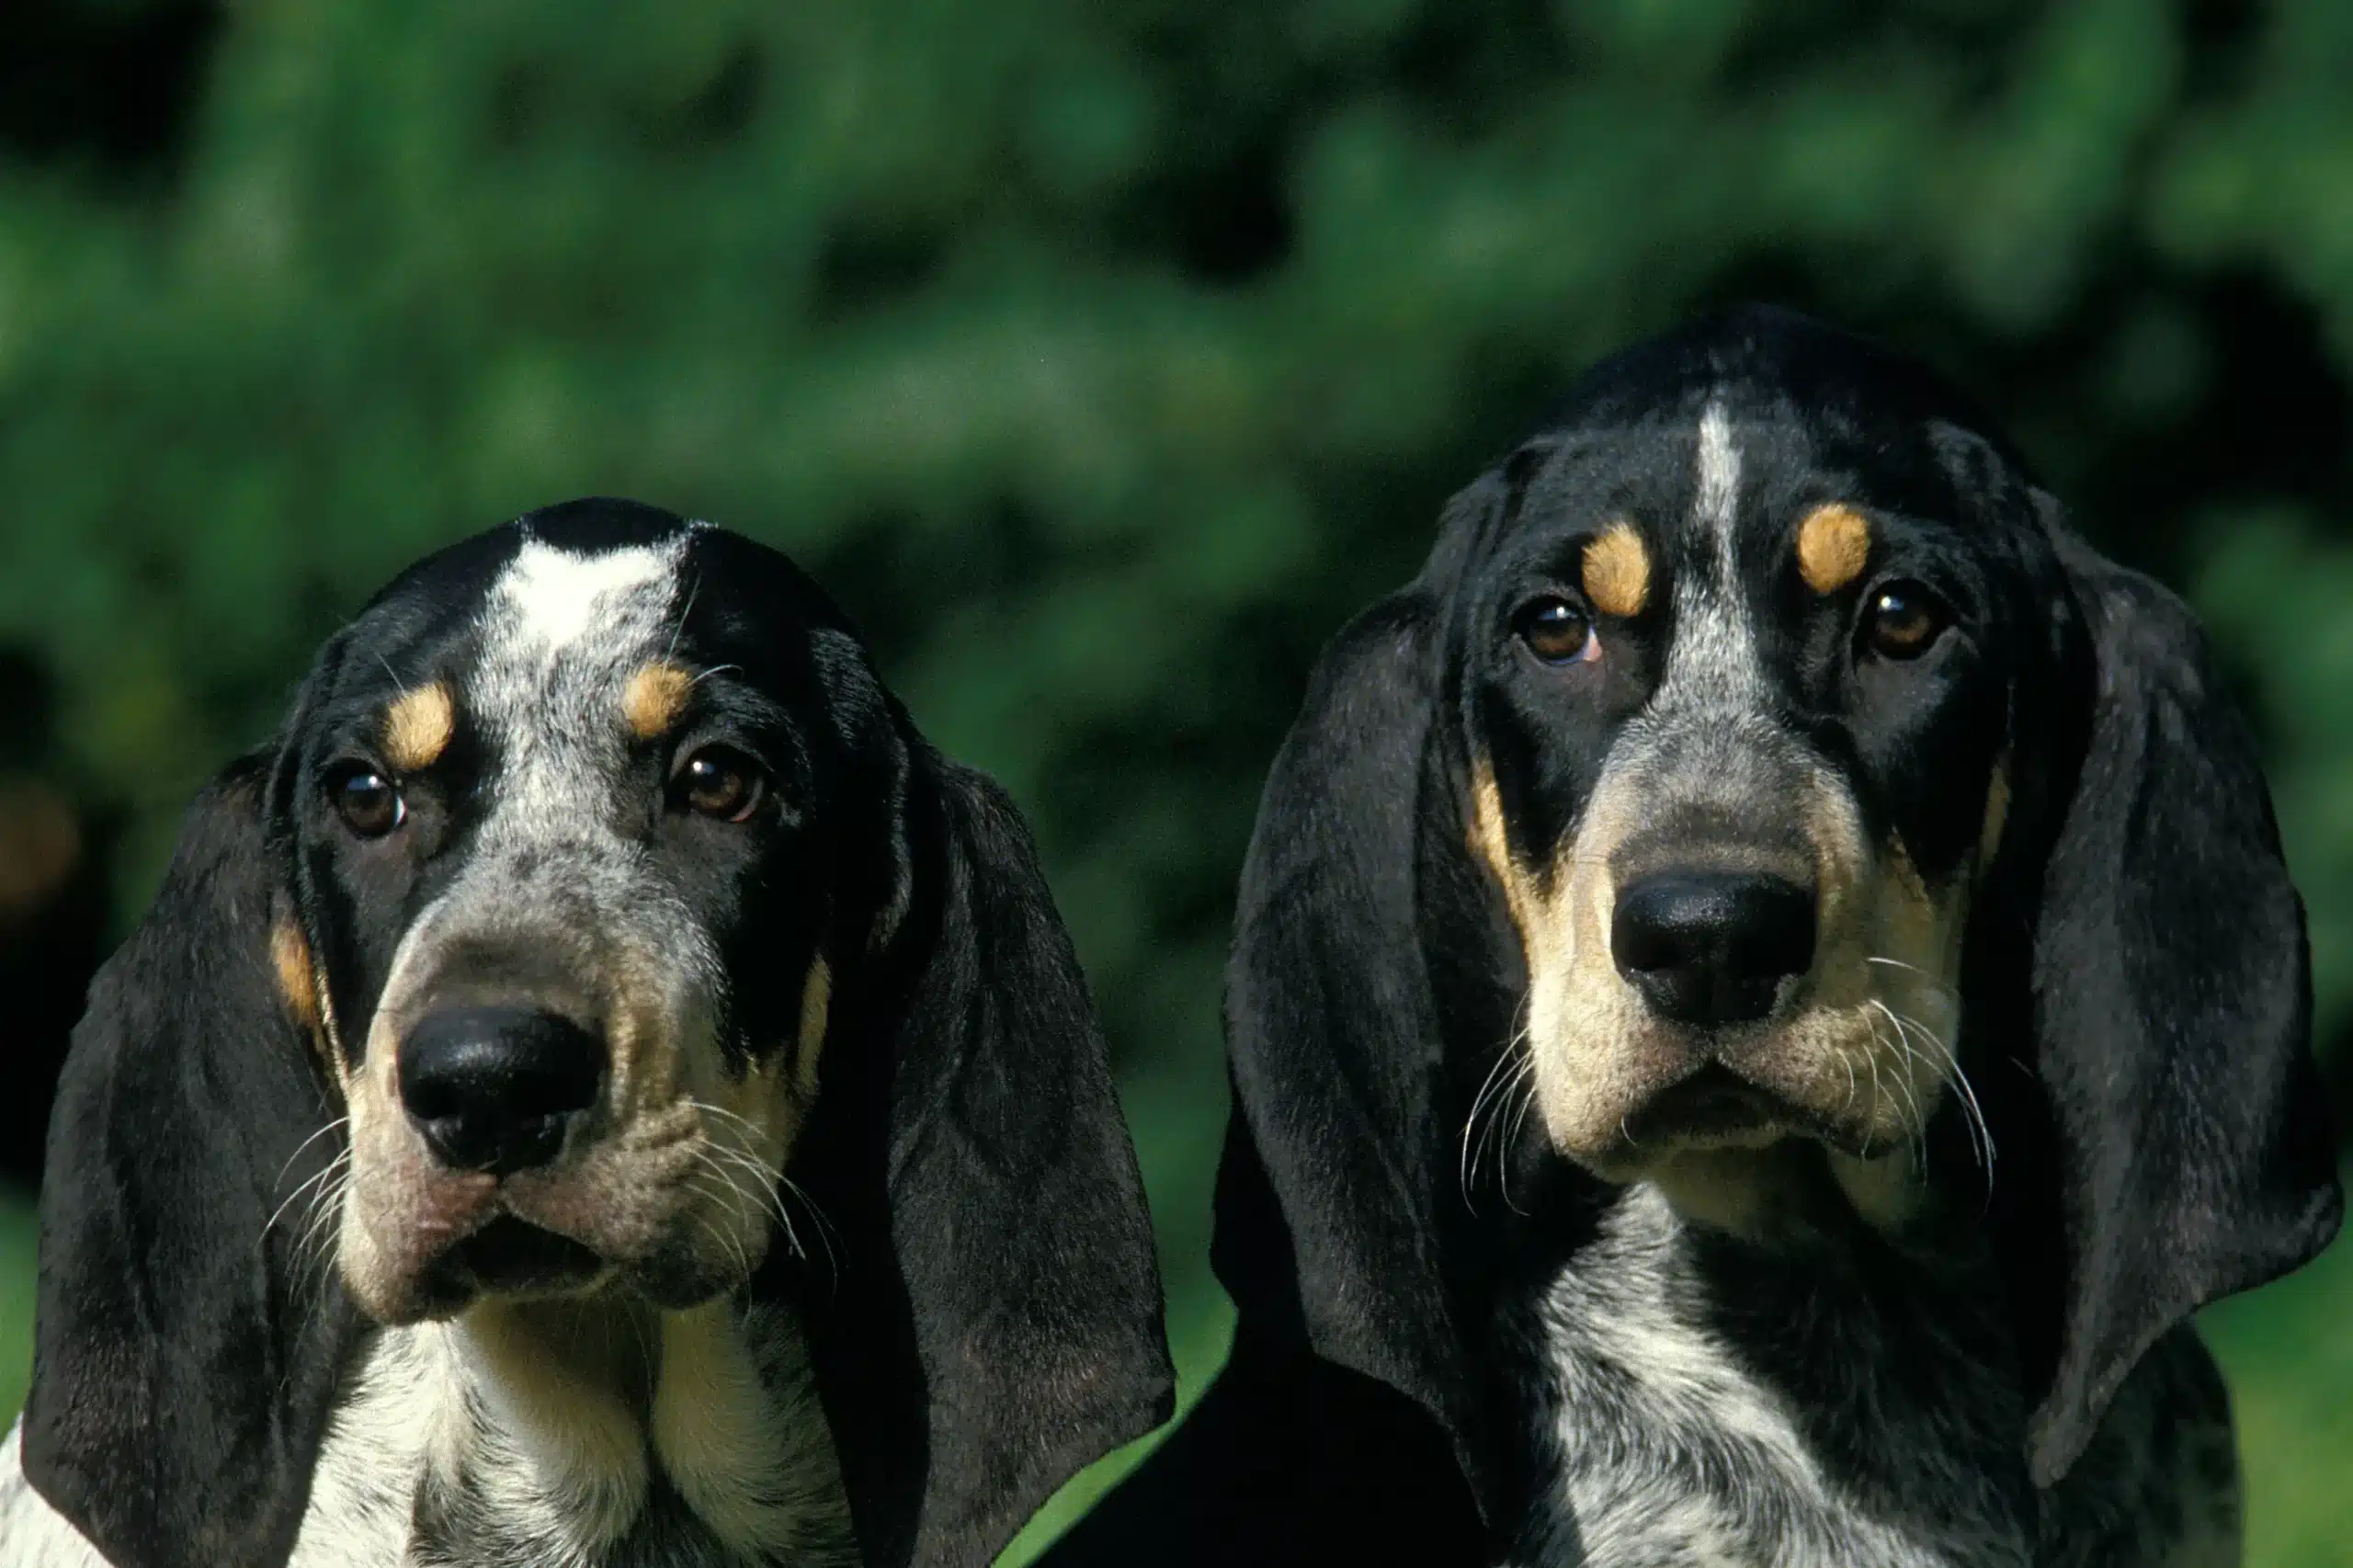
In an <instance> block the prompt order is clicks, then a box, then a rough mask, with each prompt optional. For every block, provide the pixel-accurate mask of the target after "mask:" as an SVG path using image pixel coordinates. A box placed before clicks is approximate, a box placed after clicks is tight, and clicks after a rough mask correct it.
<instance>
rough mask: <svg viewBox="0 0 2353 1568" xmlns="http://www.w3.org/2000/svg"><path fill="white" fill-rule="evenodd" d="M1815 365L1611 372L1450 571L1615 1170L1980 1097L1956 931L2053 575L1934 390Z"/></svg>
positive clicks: (2039, 643)
mask: <svg viewBox="0 0 2353 1568" xmlns="http://www.w3.org/2000/svg"><path fill="white" fill-rule="evenodd" d="M1828 352H1829V350H1827V349H1826V348H1816V349H1814V350H1813V353H1814V354H1815V355H1817V356H1824V355H1826V354H1827V353H1828ZM1790 369H1792V368H1791V367H1789V366H1786V365H1784V364H1783V363H1782V361H1781V359H1780V358H1778V357H1768V358H1763V359H1761V360H1756V361H1747V362H1744V361H1743V360H1741V359H1739V358H1732V357H1724V358H1716V357H1711V356H1710V355H1708V354H1705V353H1690V354H1686V355H1685V356H1683V357H1682V358H1679V359H1676V360H1668V359H1665V358H1659V357H1646V358H1638V359H1637V360H1635V361H1634V362H1632V363H1631V364H1627V365H1622V366H1620V367H1619V368H1618V369H1617V374H1616V375H1615V376H1614V377H1612V378H1610V379H1609V380H1608V381H1605V383H1604V384H1603V386H1601V387H1599V388H1597V389H1595V390H1594V391H1593V392H1590V393H1589V394H1588V400H1587V402H1586V403H1585V404H1584V405H1582V406H1581V408H1580V409H1579V410H1578V411H1576V412H1574V413H1572V414H1571V415H1569V416H1568V418H1567V419H1566V421H1565V422H1564V425H1563V428H1561V429H1560V430H1558V431H1556V432H1554V433H1552V435H1550V436H1549V437H1540V438H1539V439H1538V440H1537V441H1535V442H1533V443H1530V444H1529V445H1528V446H1526V447H1524V448H1522V449H1520V450H1519V451H1518V453H1516V454H1515V455H1514V456H1513V458H1512V459H1511V460H1509V461H1508V463H1507V464H1506V471H1505V473H1506V477H1505V487H1506V494H1505V497H1504V502H1503V509H1504V512H1505V514H1506V517H1504V518H1501V519H1498V522H1497V525H1496V526H1495V529H1494V531H1493V534H1492V537H1491V538H1489V539H1487V540H1484V541H1483V548H1482V549H1481V550H1480V551H1479V552H1478V555H1477V558H1476V560H1475V562H1472V563H1469V564H1468V565H1467V567H1466V570H1465V572H1464V574H1463V576H1462V579H1461V584H1460V585H1459V586H1458V588H1457V589H1456V590H1455V593H1454V595H1453V596H1452V602H1451V606H1450V608H1452V609H1453V611H1454V615H1455V619H1454V621H1453V623H1452V624H1451V626H1450V627H1449V642H1450V650H1449V652H1450V656H1449V673H1450V674H1451V675H1452V676H1453V677H1454V679H1455V680H1456V682H1457V683H1459V688H1458V691H1457V693H1456V697H1457V701H1458V704H1459V713H1460V726H1459V730H1458V731H1457V735H1458V736H1459V744H1460V747H1461V757H1462V759H1463V761H1462V765H1461V770H1462V774H1463V777H1464V778H1465V780H1466V783H1465V788H1464V794H1465V815H1466V823H1465V829H1464V831H1465V834H1466V835H1467V837H1468V840H1469V842H1470V844H1471V846H1472V850H1473V852H1474V853H1475V854H1476V855H1477V857H1478V858H1479V859H1480V861H1481V862H1482V863H1483V866H1484V867H1485V869H1486V870H1487V872H1488V873H1489V875H1490V876H1491V877H1492V878H1493V879H1494V881H1495V886H1496V887H1497V889H1498V890H1499V891H1500V892H1501V894H1502V896H1503V899H1504V903H1505V905H1506V909H1507V911H1508V914H1509V917H1510V921H1511V924H1512V926H1513V928H1514V931H1515V933H1516V936H1517V939H1518V947H1519V949H1520V951H1519V954H1518V957H1519V959H1520V961H1521V964H1522V966H1523V968H1524V972H1525V1004H1524V1015H1523V1017H1522V1019H1521V1025H1522V1031H1523V1038H1524V1040H1525V1049H1526V1051H1528V1053H1529V1063H1530V1066H1531V1069H1532V1071H1531V1072H1530V1074H1529V1078H1530V1083H1531V1086H1532V1089H1533V1092H1534V1099H1535V1104H1536V1107H1537V1108H1538V1110H1539V1112H1540V1116H1541V1119H1542V1125H1543V1127H1544V1129H1545V1131H1547V1132H1548V1133H1549V1135H1550V1138H1551V1141H1552V1144H1553V1145H1554V1147H1556V1148H1557V1149H1558V1150H1559V1151H1560V1152H1561V1153H1563V1154H1565V1155H1567V1156H1568V1157H1569V1158H1570V1159H1572V1160H1574V1161H1576V1162H1577V1163H1578V1164H1580V1165H1584V1166H1586V1168H1587V1169H1589V1170H1591V1171H1593V1172H1594V1173H1596V1174H1597V1175H1599V1176H1604V1177H1606V1178H1608V1179H1611V1180H1620V1181H1623V1180H1630V1179H1633V1178H1635V1177H1638V1176H1661V1177H1663V1178H1669V1179H1671V1176H1672V1175H1687V1174H1688V1167H1689V1166H1691V1165H1695V1164H1697V1165H1703V1166H1706V1165H1715V1166H1721V1165H1723V1164H1724V1162H1722V1161H1706V1160H1701V1161H1697V1162H1695V1161H1692V1160H1690V1159H1688V1157H1687V1156H1690V1155H1693V1154H1702V1155H1704V1154H1710V1153H1721V1152H1725V1151H1738V1150H1756V1149H1764V1148H1768V1147H1771V1146H1772V1145H1774V1144H1776V1143H1778V1142H1781V1141H1782V1140H1785V1139H1789V1138H1792V1137H1796V1138H1805V1139H1812V1140H1816V1141H1819V1142H1822V1143H1824V1144H1825V1145H1827V1146H1829V1147H1830V1148H1831V1149H1833V1150H1835V1151H1836V1152H1837V1153H1840V1154H1841V1155H1844V1156H1847V1157H1850V1158H1852V1159H1853V1160H1856V1161H1870V1160H1872V1159H1887V1158H1890V1157H1893V1156H1894V1155H1895V1154H1896V1153H1897V1152H1899V1151H1903V1150H1905V1149H1907V1148H1908V1147H1909V1146H1910V1145H1911V1144H1912V1143H1913V1142H1914V1140H1915V1138H1917V1137H1918V1136H1920V1135H1921V1134H1922V1133H1923V1131H1925V1129H1926V1127H1927V1124H1928V1122H1929V1120H1930V1119H1932V1117H1933V1116H1934V1114H1935V1112H1936V1109H1937V1108H1938V1102H1939V1100H1940V1099H1941V1098H1942V1097H1943V1096H1946V1095H1948V1094H1955V1095H1960V1096H1963V1097H1964V1100H1966V1096H1968V1095H1969V1093H1970V1091H1969V1088H1968V1084H1967V1080H1966V1078H1965V1076H1964V1075H1963V1072H1962V1068H1961V1063H1960V1062H1959V1061H1958V1059H1957V1058H1956V1056H1955V1054H1954V1051H1955V1049H1956V1044H1957V1042H1958V1041H1959V1040H1960V1039H1961V1022H1962V1018H1961V996H1962V978H1963V977H1962V956H1963V944H1964V937H1965V936H1966V933H1967V930H1968V926H1969V917H1970V914H1971V911H1972V905H1973V903H1974V900H1975V897H1976V894H1977V892H1978V890H1979V888H1980V885H1981V883H1982V882H1983V881H1984V877H1985V875H1986V873H1987V871H1988V870H1989V869H1990V868H1991V866H1992V864H1993V862H1994V859H1995V856H1996V853H1997V852H1998V850H1999V848H2000V846H2001V845H2002V842H2003V836H2004V831H2005V828H2006V824H2007V821H2008V817H2009V814H2010V796H2011V779H2010V768H2011V764H2010V760H2009V759H2010V758H2011V757H2012V756H2014V755H2015V754H2016V752H2017V751H2018V747H2019V744H2020V740H2019V737H2018V734H2017V733H2016V726H2017V724H2018V722H2020V721H2021V720H2027V721H2029V722H2030V721H2031V720H2032V719H2033V718H2034V716H2035V715H2034V710H2033V705H2032V703H2031V702H2029V703H2027V704H2025V705H2023V706H2021V705H2020V704H2019V703H2018V702H2017V701H2015V700H2014V694H2015V693H2016V692H2017V690H2018V687H2019V685H2020V683H2021V680H2022V679H2023V678H2025V677H2028V676H2031V675H2040V674H2044V673H2046V672H2047V667H2048V665H2049V663H2050V649H2049V646H2048V643H2049V642H2050V638H2049V635H2048V633H2047V631H2046V628H2047V627H2048V626H2049V625H2050V624H2051V623H2052V615H2053V613H2054V610H2055V608H2056V607H2057V606H2059V605H2060V604H2061V603H2063V594H2064V591H2065V590H2064V587H2063V578H2062V576H2061V574H2060V573H2059V572H2058V570H2057V568H2056V566H2055V564H2053V563H2052V561H2051V560H2050V559H2049V551H2048V548H2047V546H2046V547H2042V548H2040V549H2037V548H2036V547H2035V544H2034V541H2033V540H2032V539H2031V538H2030V537H2029V538H2023V539H2022V538H2018V537H2016V515H2017V505H2016V504H2017V503H2018V502H2019V501H2021V500H2022V499H2023V497H2024V496H2025V494H2026V488H2025V486H2024V484H2023V483H2021V482H2019V481H2018V480H2017V479H2016V478H2015V476H2014V474H2012V473H2009V472H2005V469H2006V464H2007V461H2008V460H2007V458H2006V454H2004V453H2002V452H2001V450H2000V449H1999V448H1997V447H1995V446H1994V445H1992V444H1990V443H1987V442H1984V441H1983V440H1982V439H1981V440H1978V441H1974V442H1972V441H1971V440H1969V439H1968V438H1967V437H1963V436H1962V435H1961V434H1959V427H1958V426H1954V425H1952V424H1951V423H1950V422H1949V421H1947V422H1941V423H1940V422H1939V421H1938V420H1937V419H1936V418H1935V417H1934V415H1933V414H1932V409H1933V404H1932V403H1929V401H1928V398H1927V392H1926V390H1925V389H1922V388H1920V387H1918V386H1916V385H1915V383H1913V382H1911V381H1908V380H1906V379H1904V378H1901V377H1894V376H1891V375H1889V374H1887V373H1885V372H1881V374H1880V375H1879V376H1877V377H1876V378H1874V379H1871V380H1858V381H1855V382H1851V383H1849V384H1848V385H1847V386H1845V387H1844V388H1838V389H1836V390H1834V387H1835V381H1833V376H1832V374H1831V372H1830V368H1829V367H1826V366H1824V367H1821V368H1820V374H1821V376H1822V380H1823V381H1824V382H1832V383H1833V384H1829V385H1813V386H1809V385H1808V384H1806V382H1807V380H1808V376H1807V371H1808V370H1810V369H1815V368H1814V367H1808V366H1804V365H1800V366H1797V367H1794V369H1795V370H1796V372H1797V373H1796V374H1795V375H1794V376H1792V375H1791V374H1790V373H1789V372H1790ZM1882 383H1883V384H1882ZM1637 387H1638V388H1639V391H1636V388H1637ZM1840 392H1843V393H1844V395H1839V393H1840ZM2005 482H2008V485H2009V488H2008V493H2007V494H2002V493H2001V492H2002V486H2003V484H2004V483H2005ZM1989 491H1990V492H1991V493H1989ZM2006 502H2007V503H2009V505H2007V506H2006V505H2005V503H2006ZM1963 1109H1964V1113H1965V1114H1968V1115H1970V1116H1972V1117H1974V1116H1975V1114H1976V1108H1975V1107H1974V1105H1973V1103H1965V1104H1964V1107H1963ZM1982 1134H1983V1130H1982V1129H1981V1128H1979V1127H1975V1126H1972V1129H1971V1136H1972V1139H1981V1140H1982Z"/></svg>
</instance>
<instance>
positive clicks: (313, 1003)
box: [269, 917, 319, 1029]
mask: <svg viewBox="0 0 2353 1568" xmlns="http://www.w3.org/2000/svg"><path fill="white" fill-rule="evenodd" d="M269 962H270V967H271V968H272V969H274V970H276V971H278V994H280V995H281V996H283V997H285V998H286V1008H287V1011H289V1012H290V1013H292V1014H293V1015H294V1019H295V1021H296V1022H297V1023H299V1024H301V1026H302V1027H303V1028H308V1029H316V1028H318V1027H319V992H318V980H317V977H316V976H315V975H314V974H313V971H312V969H311V944H310V943H308V942H306V941H304V940H303V939H302V933H301V930H300V929H298V928H297V927H296V926H295V924H294V922H293V921H291V920H288V919H285V918H283V917H281V918H280V919H279V920H278V924H277V925H275V926H271V927H270V930H269Z"/></svg>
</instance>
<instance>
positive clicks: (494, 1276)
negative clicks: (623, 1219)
mask: <svg viewBox="0 0 2353 1568" xmlns="http://www.w3.org/2000/svg"><path fill="white" fill-rule="evenodd" d="M604 1263H605V1260H604V1259H603V1258H601V1257H599V1256H597V1254H596V1252H595V1251H594V1250H593V1249H591V1248H590V1247H588V1246H586V1245H585V1244H582V1243H580V1242H577V1241H574V1239H573V1238H572V1237H570V1236H565V1235H560V1234H558V1233H555V1232H553V1231H551V1230H548V1229H546V1228H545V1227H543V1226H540V1225H534V1224H532V1223H531V1222H530V1221H528V1220H524V1219H520V1218H518V1217H517V1216H516V1215H513V1214H500V1215H498V1216H497V1217H496V1218H494V1219H493V1220H491V1221H489V1222H488V1223H487V1224H484V1225H483V1226H482V1227H480V1228H479V1229H477V1230H475V1231H474V1232H472V1233H471V1234H469V1235H467V1236H465V1237H464V1238H463V1239H462V1240H460V1241H458V1242H456V1243H454V1244H451V1245H450V1246H449V1247H448V1248H447V1249H446V1250H444V1251H443V1252H442V1253H441V1255H440V1256H438V1257H436V1258H435V1259H434V1260H433V1262H432V1264H431V1265H430V1266H429V1267H428V1268H427V1270H426V1275H427V1278H426V1287H425V1291H424V1293H425V1294H426V1295H427V1296H429V1297H433V1298H437V1299H438V1298H444V1297H449V1296H465V1297H471V1296H488V1295H511V1294H515V1293H517V1292H523V1291H529V1292H535V1293H536V1292H544V1291H554V1290H577V1289H580V1288H582V1287H585V1286H586V1285H588V1284H589V1283H591V1282H592V1281H593V1280H594V1279H595V1278H596V1277H597V1273H598V1272H599V1271H600V1270H602V1269H603V1267H604Z"/></svg>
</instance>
